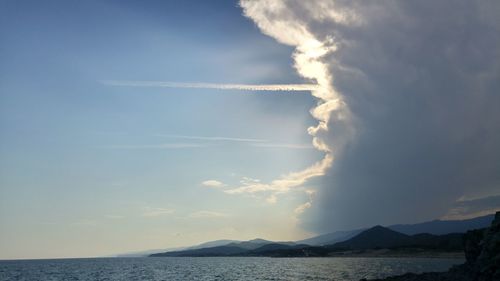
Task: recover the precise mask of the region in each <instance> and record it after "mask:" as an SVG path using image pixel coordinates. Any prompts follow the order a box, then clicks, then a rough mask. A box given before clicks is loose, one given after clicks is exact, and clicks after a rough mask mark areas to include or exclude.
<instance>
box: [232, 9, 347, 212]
mask: <svg viewBox="0 0 500 281" xmlns="http://www.w3.org/2000/svg"><path fill="white" fill-rule="evenodd" d="M240 5H241V7H242V8H243V12H244V15H245V16H247V17H248V18H250V19H252V20H253V21H254V22H255V23H256V24H257V26H258V27H259V28H260V29H261V31H262V32H263V33H265V34H267V35H270V36H272V37H274V38H275V39H277V40H278V41H279V42H282V43H285V44H288V45H291V46H294V47H295V52H294V54H293V59H294V62H295V64H294V66H295V68H296V69H297V71H298V73H299V74H300V75H301V76H303V77H304V78H306V79H308V80H310V81H311V82H312V83H311V85H314V87H307V90H308V91H310V92H311V94H312V95H313V96H314V97H316V98H317V99H318V104H317V106H316V107H314V108H313V109H312V110H311V114H312V116H313V117H314V118H315V119H317V120H318V125H317V126H313V127H310V128H308V133H309V134H310V135H311V136H312V137H313V141H312V144H313V147H315V148H317V149H318V150H320V151H323V152H325V156H324V157H323V159H322V160H320V161H318V162H316V163H314V164H312V165H311V166H309V167H307V168H305V169H303V170H302V171H298V172H290V173H289V174H286V175H283V176H281V177H280V178H278V179H276V180H273V181H271V182H269V183H261V182H260V181H259V182H243V183H242V185H241V186H238V187H234V188H229V189H226V190H225V191H224V192H226V193H227V194H254V193H263V192H265V193H271V195H269V196H268V197H267V201H268V202H270V203H274V202H276V201H277V195H279V194H284V193H288V192H289V191H291V190H292V189H296V188H300V187H302V185H303V184H305V183H306V182H307V181H308V180H310V179H312V178H315V177H320V176H323V175H325V173H326V170H327V169H328V168H330V166H331V165H332V162H333V159H334V153H336V151H337V150H339V149H340V148H341V146H342V145H343V142H342V141H341V140H342V139H348V138H350V133H351V132H352V127H351V126H350V122H349V119H350V112H349V109H348V107H347V105H346V103H345V102H344V101H343V98H342V96H340V95H339V93H338V92H337V91H336V89H335V88H334V87H333V85H332V77H331V73H330V71H329V69H328V65H327V64H326V63H324V62H323V61H322V60H321V58H322V57H324V56H326V55H327V54H329V53H331V52H333V51H335V50H336V46H335V45H334V44H332V41H331V40H327V41H320V39H318V38H317V37H316V36H315V35H314V34H312V33H311V32H309V31H308V30H307V29H305V28H304V27H303V26H302V25H301V22H300V21H297V20H296V19H295V18H293V17H288V16H286V17H282V16H283V15H285V14H287V13H288V12H289V9H288V7H287V6H286V5H285V3H284V2H280V1H245V0H242V1H241V2H240ZM276 19H278V20H276ZM302 89H306V88H302ZM331 120H335V121H336V122H337V126H338V127H339V128H340V127H343V129H342V132H343V134H342V135H341V136H340V135H339V137H338V138H337V139H338V141H337V142H336V143H335V144H332V143H327V142H326V141H325V140H324V138H323V135H324V134H326V133H327V132H329V121H331ZM344 142H345V141H344ZM255 146H260V147H280V148H306V147H305V146H302V145H292V144H288V145H286V144H281V145H280V144H269V145H267V144H258V145H255ZM307 148H308V147H307Z"/></svg>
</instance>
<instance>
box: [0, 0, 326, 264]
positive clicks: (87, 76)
mask: <svg viewBox="0 0 500 281" xmlns="http://www.w3.org/2000/svg"><path fill="white" fill-rule="evenodd" d="M0 5H1V8H0V11H1V12H0V13H1V15H0V21H1V22H0V34H1V37H2V41H3V42H4V43H3V44H2V47H1V49H0V57H1V60H2V64H1V65H0V92H1V96H0V99H1V103H0V112H1V113H0V114H1V121H0V132H1V135H2V138H1V140H0V154H1V156H2V157H1V160H0V173H1V174H0V175H1V179H0V198H1V199H0V201H1V203H0V206H1V207H0V224H1V227H0V229H1V230H0V249H2V250H1V252H2V256H1V257H0V258H20V257H61V256H62V257H64V256H94V255H106V254H113V253H117V252H126V251H129V250H141V249H148V248H162V247H170V246H179V245H188V244H192V243H196V242H203V241H205V240H209V239H218V238H235V239H250V238H255V237H257V236H258V237H264V238H268V239H292V238H300V237H303V236H304V232H303V231H300V230H297V229H296V228H295V226H294V224H293V222H291V221H290V214H292V213H293V212H292V211H291V210H293V208H295V205H296V204H300V202H301V201H303V200H305V199H304V198H303V197H304V196H303V195H297V196H296V197H297V198H294V196H291V197H290V198H287V199H286V200H285V201H283V202H278V203H277V204H266V203H262V202H261V201H259V200H258V199H255V198H249V197H245V196H232V195H227V194H224V193H221V192H218V191H214V190H211V189H210V188H207V187H204V186H203V185H202V184H201V183H202V182H203V181H205V180H210V179H217V180H219V181H223V182H225V183H230V184H235V185H236V184H238V183H239V181H240V180H241V179H242V178H243V177H251V178H259V179H262V180H272V179H273V178H274V177H276V176H279V175H280V174H284V173H288V172H290V171H293V170H299V169H301V168H303V167H304V166H307V165H310V164H311V163H313V162H314V161H315V160H316V158H317V157H318V155H320V153H319V152H317V151H315V150H314V149H311V147H310V142H311V141H310V137H309V136H308V135H307V132H306V128H307V127H308V126H309V125H311V124H313V123H314V120H313V119H312V117H310V116H309V113H308V111H309V108H311V107H312V106H313V104H314V100H313V98H312V97H310V95H309V94H308V93H307V92H294V93H293V94H291V93H286V92H283V93H282V92H280V93H274V92H249V91H237V90H234V91H233V90H228V91H221V90H213V89H212V90H210V89H171V88H154V87H124V86H110V85H106V84H103V83H101V81H103V80H153V81H175V82H211V83H244V84H276V83H302V82H303V80H302V79H300V78H299V77H298V75H297V74H295V71H294V69H293V68H292V60H291V58H290V54H291V52H292V48H291V47H288V46H284V45H281V44H279V43H277V42H276V41H274V40H273V39H272V38H270V37H267V36H264V35H262V34H261V33H260V32H259V30H258V29H257V28H256V27H255V26H254V24H253V22H251V21H250V20H248V19H247V18H245V17H243V16H242V15H241V13H242V11H241V8H239V7H238V5H237V2H235V1H215V2H212V3H208V1H183V2H182V5H181V3H178V2H175V1H148V3H147V4H141V3H139V2H136V1H85V2H82V1H43V2H41V1H2V3H1V4H0ZM183 136H186V137H183ZM187 137H189V138H187ZM196 137H201V138H198V139H197V138H196ZM204 137H209V138H210V137H224V138H237V139H238V138H240V139H255V140H259V141H255V142H254V141H237V140H213V139H203V138H204ZM262 144H265V145H267V146H266V147H262V146H255V145H262ZM290 145H297V146H298V147H296V148H291V147H290ZM269 146H270V147H269ZM257 209H258V210H257ZM155 210H160V211H159V212H157V213H161V214H158V215H155V216H151V217H147V218H145V217H144V214H146V213H148V212H153V213H154V211H155ZM162 210H163V211H165V212H163V213H162ZM197 212H205V215H206V216H207V218H201V219H197V218H191V217H190V216H192V215H193V214H196V213H197ZM210 212H212V213H213V214H214V217H213V218H208V216H209V215H210ZM262 212H266V213H267V212H275V213H276V215H274V216H271V217H270V218H269V220H270V221H269V222H267V223H266V222H264V221H263V222H261V221H260V216H261V215H262ZM207 214H208V215H207ZM217 214H220V217H217ZM200 220H204V221H207V223H200ZM214 221H216V222H214ZM243 221H246V222H243ZM277 221H281V222H277ZM276 223H278V224H280V225H281V226H283V225H284V224H286V226H283V229H282V230H276V229H275V228H270V224H271V225H272V224H276Z"/></svg>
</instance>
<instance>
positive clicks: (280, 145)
mask: <svg viewBox="0 0 500 281" xmlns="http://www.w3.org/2000/svg"><path fill="white" fill-rule="evenodd" d="M252 146H254V147H263V148H287V149H314V146H313V145H310V144H293V143H254V144H252Z"/></svg>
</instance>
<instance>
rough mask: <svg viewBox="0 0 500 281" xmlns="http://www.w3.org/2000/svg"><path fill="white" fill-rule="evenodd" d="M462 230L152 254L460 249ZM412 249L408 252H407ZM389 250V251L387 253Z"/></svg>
mask: <svg viewBox="0 0 500 281" xmlns="http://www.w3.org/2000/svg"><path fill="white" fill-rule="evenodd" d="M462 236H463V234H461V233H454V234H446V235H433V234H416V235H411V236H410V235H406V234H404V233H400V232H397V231H394V230H391V229H389V228H386V227H383V226H379V225H378V226H374V227H372V228H370V229H367V230H365V231H362V232H361V233H359V234H357V235H355V236H354V237H352V238H350V239H348V240H346V241H343V242H337V243H335V244H331V245H326V246H316V247H314V246H310V245H306V244H295V243H273V242H270V241H266V240H261V239H256V240H251V241H245V242H239V243H230V244H228V245H224V246H217V247H209V248H202V249H193V250H184V251H171V252H165V253H158V254H153V255H150V256H151V257H214V256H267V257H304V256H333V255H346V254H347V255H350V254H353V253H354V254H363V253H371V252H373V250H379V249H387V250H388V251H389V253H391V254H392V253H397V252H398V251H399V253H401V249H403V250H407V253H408V252H409V253H411V252H412V251H413V252H414V251H415V249H417V250H418V251H420V252H422V251H425V250H427V251H434V252H458V251H461V250H463V245H462ZM408 250H409V251H408ZM385 253H387V251H386V252H385Z"/></svg>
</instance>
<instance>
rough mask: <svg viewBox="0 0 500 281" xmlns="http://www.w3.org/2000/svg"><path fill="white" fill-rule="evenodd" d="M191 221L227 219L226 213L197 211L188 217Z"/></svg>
mask: <svg viewBox="0 0 500 281" xmlns="http://www.w3.org/2000/svg"><path fill="white" fill-rule="evenodd" d="M189 217H190V218H192V219H213V218H227V217H229V215H228V214H226V213H221V212H214V211H198V212H194V213H192V214H190V215H189Z"/></svg>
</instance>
